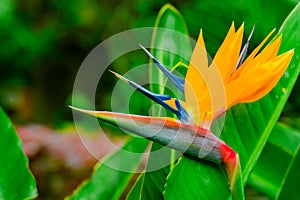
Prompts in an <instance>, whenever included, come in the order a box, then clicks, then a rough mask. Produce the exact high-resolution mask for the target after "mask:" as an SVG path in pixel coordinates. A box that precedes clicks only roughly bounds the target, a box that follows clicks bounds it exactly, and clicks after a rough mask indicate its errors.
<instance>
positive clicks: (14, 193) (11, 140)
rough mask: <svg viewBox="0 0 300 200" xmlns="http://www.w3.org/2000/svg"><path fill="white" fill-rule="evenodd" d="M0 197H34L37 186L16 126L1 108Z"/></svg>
mask: <svg viewBox="0 0 300 200" xmlns="http://www.w3.org/2000/svg"><path fill="white" fill-rule="evenodd" d="M0 155H1V157H0V163H1V168H0V177H1V179H0V199H33V198H34V197H36V196H37V188H36V183H35V180H34V177H33V175H32V174H31V172H30V170H29V168H28V159H27V157H26V156H25V155H24V153H23V152H22V143H21V140H20V139H19V138H18V136H17V134H16V132H15V130H14V127H13V125H12V123H11V122H10V120H9V119H8V117H7V116H6V114H5V113H4V111H3V110H2V108H0Z"/></svg>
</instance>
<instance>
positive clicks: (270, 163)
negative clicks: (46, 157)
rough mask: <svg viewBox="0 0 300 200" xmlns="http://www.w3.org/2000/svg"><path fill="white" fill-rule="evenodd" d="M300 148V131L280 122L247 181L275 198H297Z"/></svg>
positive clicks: (299, 177)
mask: <svg viewBox="0 0 300 200" xmlns="http://www.w3.org/2000/svg"><path fill="white" fill-rule="evenodd" d="M299 148H300V132H299V131H296V130H294V129H291V128H290V127H287V126H285V125H283V124H280V123H278V124H277V125H276V126H275V127H274V129H273V130H272V132H271V135H270V137H269V138H268V142H267V144H266V146H265V148H264V150H263V152H262V154H261V156H260V158H259V160H258V161H257V163H256V165H255V167H254V169H253V171H252V173H251V175H250V177H249V180H248V184H249V185H250V186H252V187H253V188H255V189H257V190H258V191H260V192H261V193H264V194H266V195H268V196H269V197H270V198H272V199H297V198H298V197H299V194H298V191H297V189H298V187H299V179H300V174H299V172H298V169H299V167H300V163H299V160H300V158H299V152H300V151H299ZM295 169H297V170H295ZM281 197H284V198H281Z"/></svg>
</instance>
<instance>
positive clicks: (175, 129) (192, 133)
mask: <svg viewBox="0 0 300 200" xmlns="http://www.w3.org/2000/svg"><path fill="white" fill-rule="evenodd" d="M253 31H254V27H253V29H252V31H251V33H250V35H249V37H248V39H247V42H246V44H245V45H244V46H243V48H242V39H243V32H244V24H243V25H242V26H241V27H240V28H239V29H238V30H237V31H236V30H235V26H234V23H232V25H231V27H230V29H229V31H228V33H227V35H226V37H225V39H224V41H223V43H222V44H221V46H220V48H219V49H218V51H217V53H216V55H215V56H214V59H213V61H212V62H211V63H210V64H209V62H208V58H207V52H206V48H205V43H204V39H203V33H202V30H200V34H199V38H198V41H197V44H196V46H195V48H194V51H193V53H192V57H191V60H190V64H189V66H187V67H188V70H187V73H186V77H185V79H182V78H179V77H177V76H175V75H174V74H172V73H171V72H169V71H168V70H167V69H166V68H165V67H164V66H163V64H162V63H160V62H159V61H158V60H157V59H156V58H155V57H154V56H153V55H152V54H151V53H150V52H149V51H148V50H147V49H145V48H144V47H143V46H142V45H140V46H141V48H142V49H143V50H144V51H145V52H146V53H147V54H148V55H149V56H150V58H151V59H152V60H153V62H154V63H155V64H156V65H157V66H158V67H159V68H160V69H161V71H162V72H163V73H164V74H165V75H166V76H167V77H168V79H169V80H170V81H171V82H172V83H173V84H174V85H175V86H176V87H177V88H178V89H179V90H180V91H181V92H182V93H183V94H184V98H185V99H184V100H179V99H177V98H171V97H170V96H168V95H163V94H155V93H153V92H151V91H149V90H147V89H145V88H143V87H141V86H140V85H138V84H137V83H135V82H133V81H131V80H128V79H126V78H125V77H123V76H121V75H120V74H118V73H116V72H112V71H111V72H112V73H113V74H114V75H116V76H117V77H118V78H120V79H121V80H123V81H125V82H126V83H128V84H129V85H131V86H132V87H134V88H135V89H137V90H138V91H140V92H141V93H142V94H144V95H146V96H147V97H148V98H150V99H152V100H153V101H155V102H157V103H159V104H160V105H162V106H163V107H165V108H167V109H168V110H170V111H171V112H173V113H174V114H175V115H176V116H177V117H178V119H179V120H178V119H175V118H169V117H150V116H140V115H130V114H123V113H115V112H107V111H91V110H83V109H79V108H75V107H71V106H70V107H71V108H73V109H75V110H78V111H80V112H83V113H86V114H89V115H92V116H96V117H98V118H100V119H101V120H104V121H106V122H108V123H111V124H114V125H117V126H120V127H121V128H124V129H127V130H128V131H130V132H132V133H135V134H137V135H139V136H142V137H145V138H147V139H149V140H152V141H154V142H158V143H160V144H163V145H168V146H169V147H171V148H174V149H177V150H179V151H181V152H183V153H185V154H188V155H191V156H194V157H197V158H201V159H206V160H209V161H212V162H214V163H217V164H223V165H224V167H225V170H226V172H227V175H228V178H229V181H230V188H231V190H233V189H234V188H233V187H234V185H235V181H236V177H237V173H240V165H239V157H238V153H237V152H235V151H234V150H233V149H232V148H231V147H230V146H229V145H227V144H226V143H225V142H224V141H222V140H220V139H219V138H218V137H216V136H215V135H214V134H213V133H212V132H211V124H212V123H213V122H214V121H215V120H216V119H217V118H219V117H220V116H221V115H222V114H223V113H224V112H226V110H228V109H229V108H231V107H232V106H234V105H236V104H238V103H243V102H253V101H256V100H258V99H260V98H262V97H263V96H265V95H266V94H267V93H268V92H269V91H270V90H271V89H272V88H273V87H274V86H275V85H276V84H277V82H278V81H279V79H280V77H281V76H282V74H283V73H284V72H285V70H286V69H287V67H288V65H289V63H290V61H291V58H292V56H293V53H294V51H293V50H290V51H287V52H285V53H283V54H281V55H277V54H278V50H279V47H280V44H281V38H282V37H281V35H279V36H278V37H276V38H275V39H273V40H272V42H271V43H270V44H269V45H267V46H266V47H265V48H263V49H262V47H263V46H264V45H265V43H266V42H267V41H268V39H269V38H270V37H271V35H272V34H273V33H274V31H275V30H272V31H271V32H270V33H269V34H268V35H267V36H266V38H265V39H264V40H263V41H262V42H261V43H260V44H259V45H258V46H257V47H256V48H255V49H254V50H253V51H252V52H251V53H250V55H249V56H248V57H247V58H246V59H245V57H246V54H247V50H248V46H249V42H250V38H251V36H252V34H253ZM216 69H217V72H218V73H217V75H218V76H220V77H221V80H222V84H223V85H222V87H213V88H214V91H210V89H211V88H212V87H210V85H209V84H213V83H212V81H213V79H214V78H216V77H215V76H216V71H215V70H216ZM224 92H225V98H226V99H225V105H223V104H222V103H221V104H220V105H217V106H214V105H212V104H213V100H212V98H214V97H218V96H220V95H221V96H222V93H224ZM212 94H213V95H212ZM131 121H134V122H138V124H139V126H133V125H132V123H130V122H131ZM150 122H151V123H150ZM149 124H150V126H149ZM144 127H147V128H144ZM161 127H163V128H161ZM178 133H180V134H178ZM176 135H177V136H178V135H179V136H178V137H177V138H176V137H175V136H176Z"/></svg>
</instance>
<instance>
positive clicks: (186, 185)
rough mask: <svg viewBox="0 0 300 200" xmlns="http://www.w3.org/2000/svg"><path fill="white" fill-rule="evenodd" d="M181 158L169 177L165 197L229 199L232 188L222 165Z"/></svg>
mask: <svg viewBox="0 0 300 200" xmlns="http://www.w3.org/2000/svg"><path fill="white" fill-rule="evenodd" d="M181 159H184V161H181ZM181 159H180V160H179V162H178V164H177V165H176V167H174V169H173V170H172V172H171V174H170V176H169V177H168V182H167V185H166V190H165V192H164V197H165V199H178V198H179V197H181V198H183V199H227V198H226V197H228V196H229V194H230V190H229V187H228V179H227V175H226V173H225V172H224V170H222V169H221V166H217V165H214V164H213V163H211V162H208V161H202V162H199V161H195V160H193V159H188V158H186V157H185V156H183V157H182V158H181Z"/></svg>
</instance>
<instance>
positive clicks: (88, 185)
mask: <svg viewBox="0 0 300 200" xmlns="http://www.w3.org/2000/svg"><path fill="white" fill-rule="evenodd" d="M147 146H148V141H147V140H145V139H142V138H132V139H129V141H128V142H127V143H126V144H125V145H124V146H123V147H122V149H123V150H124V151H122V150H119V151H117V152H115V153H114V154H113V155H111V156H110V157H108V158H107V159H106V160H105V161H104V162H103V163H98V164H97V165H96V166H95V169H94V173H93V175H92V178H91V179H90V180H88V181H86V182H83V184H82V185H81V186H79V188H77V189H76V190H75V191H74V193H73V194H72V195H71V196H70V197H68V198H67V199H89V200H90V199H119V198H120V197H121V195H122V194H123V193H124V192H125V189H126V188H127V185H128V184H129V182H130V180H131V178H132V176H133V173H134V171H135V170H136V169H137V167H138V166H139V163H140V159H141V156H142V154H141V153H142V152H144V151H145V150H146V148H147ZM126 152H130V153H131V154H128V153H126ZM135 153H140V156H137V154H135ZM111 166H115V167H118V166H120V168H122V169H126V171H121V170H120V169H114V168H112V167H111Z"/></svg>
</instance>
